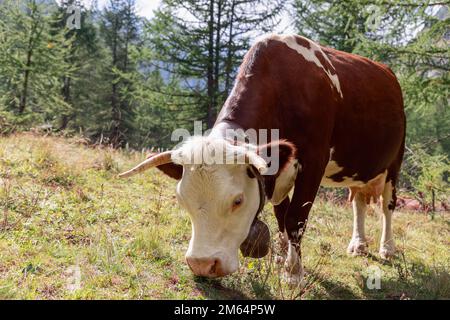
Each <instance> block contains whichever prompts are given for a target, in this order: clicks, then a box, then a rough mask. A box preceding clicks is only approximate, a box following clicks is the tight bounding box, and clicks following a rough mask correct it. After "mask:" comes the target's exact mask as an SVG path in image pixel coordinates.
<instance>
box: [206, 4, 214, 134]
mask: <svg viewBox="0 0 450 320" xmlns="http://www.w3.org/2000/svg"><path fill="white" fill-rule="evenodd" d="M208 35H209V41H208V66H207V78H208V84H207V85H208V89H207V95H208V114H207V124H206V125H207V126H208V128H212V126H213V125H214V0H210V1H209V21H208Z"/></svg>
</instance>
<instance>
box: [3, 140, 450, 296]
mask: <svg viewBox="0 0 450 320" xmlns="http://www.w3.org/2000/svg"><path fill="white" fill-rule="evenodd" d="M142 158H143V155H142V154H140V153H133V154H126V153H124V152H119V151H114V150H109V149H100V148H91V147H88V146H85V145H83V144H82V141H81V140H75V139H71V140H67V139H63V138H54V137H39V136H34V135H32V134H21V135H15V136H11V137H7V138H5V137H3V138H0V298H7V299H10V298H12V299H59V298H65V299H66V298H67V299H80V298H83V299H85V298H87V299H108V298H113V299H129V298H131V299H173V298H176V299H185V298H192V299H208V298H219V299H221V298H225V299H227V298H274V299H279V298H285V299H293V298H302V299H330V298H332V299H344V298H350V299H367V298H369V299H373V298H376V299H378V298H381V299H398V298H411V299H416V298H432V299H434V298H450V276H449V271H450V250H449V246H450V232H449V222H450V219H449V214H448V213H442V214H436V216H435V218H434V220H431V219H430V218H429V217H428V216H425V215H424V214H419V213H408V212H396V213H395V216H394V234H395V239H396V243H397V247H398V249H399V254H398V257H397V258H396V259H394V260H392V261H390V262H382V261H380V260H379V259H378V255H377V252H378V241H379V237H380V232H381V231H380V228H381V220H380V216H379V214H380V213H379V211H378V210H379V209H378V208H376V207H375V206H374V207H372V208H371V209H369V212H368V218H367V234H368V237H369V250H370V254H369V255H368V256H366V257H356V258H353V257H349V256H347V254H346V247H347V244H348V242H349V240H350V237H351V229H352V213H351V209H350V206H348V205H346V206H342V205H336V204H333V203H331V202H326V201H324V200H320V199H318V201H317V202H316V203H315V205H314V207H313V210H312V213H311V219H310V223H309V226H308V230H307V232H306V236H305V239H304V242H303V255H304V265H305V268H306V271H307V273H308V274H307V278H306V280H307V285H306V287H305V288H303V289H295V290H290V289H289V288H286V287H285V286H284V285H283V284H282V283H281V282H280V276H279V274H280V268H279V267H278V266H277V265H276V264H275V263H273V262H272V258H271V257H272V255H269V256H268V257H266V258H265V259H262V260H254V259H242V260H241V262H242V263H241V269H240V270H239V272H238V273H236V274H234V275H233V276H230V277H227V278H224V279H221V280H205V279H201V278H197V277H194V276H193V275H192V273H191V272H190V270H189V268H188V267H187V265H186V264H185V263H184V253H185V250H186V248H187V245H188V241H189V238H190V222H189V219H188V216H187V214H186V213H185V212H183V211H182V210H181V209H180V208H179V206H178V204H177V201H176V199H175V194H174V190H175V182H174V181H173V180H169V179H168V178H166V177H165V176H164V175H163V174H161V173H160V172H158V171H157V170H153V171H148V172H146V173H145V174H142V175H140V176H137V177H134V178H132V179H129V180H119V179H117V178H115V176H116V174H117V172H118V171H119V170H122V169H125V168H129V167H130V166H131V165H133V164H135V163H137V162H138V161H139V160H141V159H142ZM271 212H272V211H271V208H270V206H266V210H265V212H264V214H263V215H262V216H263V219H264V220H265V221H267V222H269V224H270V225H271V230H272V233H273V235H275V231H276V229H275V221H274V218H273V216H272V213H271ZM369 267H372V268H373V267H378V268H380V269H381V270H382V273H383V274H382V278H381V289H379V290H377V289H374V290H369V289H368V288H367V287H366V277H367V272H368V268H369Z"/></svg>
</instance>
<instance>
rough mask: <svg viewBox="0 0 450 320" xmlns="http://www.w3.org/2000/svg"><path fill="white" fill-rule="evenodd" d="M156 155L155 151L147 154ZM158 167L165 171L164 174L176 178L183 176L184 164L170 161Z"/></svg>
mask: <svg viewBox="0 0 450 320" xmlns="http://www.w3.org/2000/svg"><path fill="white" fill-rule="evenodd" d="M154 155H155V153H151V154H149V155H148V156H147V158H150V157H153V156H154ZM156 168H158V170H160V171H162V172H164V174H166V175H168V176H169V177H171V178H173V179H176V180H180V179H181V177H182V176H183V166H182V165H180V164H176V163H173V162H170V163H166V164H162V165H160V166H157V167H156Z"/></svg>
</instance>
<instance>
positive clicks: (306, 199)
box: [284, 153, 328, 285]
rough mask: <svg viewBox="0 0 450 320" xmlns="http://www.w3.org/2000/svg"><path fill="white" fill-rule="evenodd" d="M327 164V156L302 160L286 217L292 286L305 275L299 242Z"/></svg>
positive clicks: (287, 267) (287, 266) (288, 275)
mask: <svg viewBox="0 0 450 320" xmlns="http://www.w3.org/2000/svg"><path fill="white" fill-rule="evenodd" d="M327 161H328V155H326V153H324V156H323V157H320V156H318V155H315V156H314V157H305V158H304V159H303V161H302V171H301V172H300V173H299V174H298V175H297V178H296V180H295V188H294V194H293V196H292V200H291V203H290V205H289V208H288V212H287V214H286V216H285V227H286V232H287V235H288V239H289V241H288V252H287V257H286V261H285V263H284V268H285V271H286V273H285V279H286V281H287V282H288V283H289V284H290V285H298V284H300V282H301V280H302V278H303V275H304V271H303V267H302V261H301V250H300V243H301V239H302V235H303V232H304V231H305V228H306V224H307V221H308V215H309V211H310V210H311V207H312V204H313V201H314V199H315V197H316V194H317V190H318V189H319V186H320V181H321V179H322V176H323V172H324V170H325V166H326V163H327Z"/></svg>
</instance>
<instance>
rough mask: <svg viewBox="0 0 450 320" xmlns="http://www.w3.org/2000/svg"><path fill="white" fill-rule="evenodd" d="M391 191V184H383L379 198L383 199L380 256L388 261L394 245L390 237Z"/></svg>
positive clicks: (392, 253) (393, 250) (393, 251)
mask: <svg viewBox="0 0 450 320" xmlns="http://www.w3.org/2000/svg"><path fill="white" fill-rule="evenodd" d="M393 189H394V188H393V186H392V182H391V181H389V182H388V183H386V184H385V186H384V190H383V194H382V196H381V197H382V199H383V231H382V233H381V240H380V256H381V258H383V259H388V258H390V257H392V256H393V255H394V254H395V243H394V239H393V237H392V210H390V209H389V203H390V202H391V201H392V192H393Z"/></svg>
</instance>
